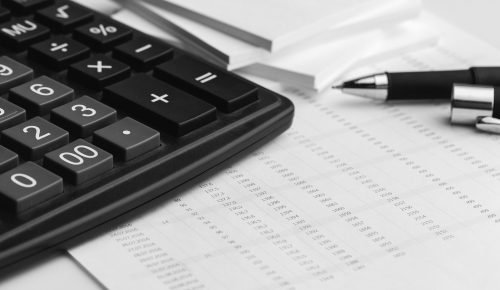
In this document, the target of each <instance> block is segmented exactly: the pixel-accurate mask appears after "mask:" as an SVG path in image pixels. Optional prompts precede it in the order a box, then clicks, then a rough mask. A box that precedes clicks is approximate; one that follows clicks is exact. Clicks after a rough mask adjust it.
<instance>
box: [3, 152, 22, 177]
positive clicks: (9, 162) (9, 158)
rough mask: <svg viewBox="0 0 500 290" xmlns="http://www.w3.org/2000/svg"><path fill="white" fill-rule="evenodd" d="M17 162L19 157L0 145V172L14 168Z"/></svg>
mask: <svg viewBox="0 0 500 290" xmlns="http://www.w3.org/2000/svg"><path fill="white" fill-rule="evenodd" d="M18 164H19V157H18V156H17V154H16V153H14V152H12V151H10V150H9V149H7V148H5V147H3V146H0V173H2V172H5V171H7V170H11V169H12V168H15V167H16V166H17V165H18Z"/></svg>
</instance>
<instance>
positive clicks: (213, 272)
mask: <svg viewBox="0 0 500 290" xmlns="http://www.w3.org/2000/svg"><path fill="white" fill-rule="evenodd" d="M439 28H441V27H439ZM436 29H438V27H436ZM443 33H444V35H443V39H442V41H441V43H440V45H439V46H438V47H436V48H434V49H427V50H423V51H420V52H415V53H410V54H404V55H400V56H398V57H397V58H394V59H391V60H388V61H384V62H381V63H378V64H377V65H376V66H372V67H365V68H364V69H363V70H362V71H361V70H358V71H357V72H356V73H368V72H376V71H379V70H380V69H383V70H399V69H436V68H451V67H462V68H463V67H466V66H468V65H471V64H484V63H489V64H494V63H495V62H498V61H499V60H500V53H499V52H498V51H496V50H494V49H492V48H491V47H489V46H487V45H484V44H483V43H481V42H480V41H479V40H477V39H473V38H470V37H469V36H466V35H462V34H456V33H449V31H447V30H445V31H443ZM260 82H261V83H262V84H264V85H267V86H269V87H271V88H273V89H275V90H277V91H279V92H281V93H283V94H285V95H286V96H288V97H290V98H291V99H292V100H293V101H294V103H295V105H296V119H295V123H294V125H293V127H292V128H291V129H290V130H289V131H287V132H286V133H285V134H284V135H283V136H281V137H279V138H278V139H276V140H275V141H274V142H272V143H271V144H269V145H268V146H266V147H264V148H262V149H260V150H258V151H257V152H255V153H254V154H252V155H251V156H249V157H248V158H246V159H245V160H243V161H242V162H240V163H238V164H235V165H234V166H232V167H231V168H228V169H227V170H225V171H224V172H221V173H220V174H218V175H217V176H215V177H213V178H211V179H210V180H207V181H205V182H203V183H201V184H199V185H198V186H195V187H194V188H192V189H191V190H189V191H188V192H186V193H185V194H183V195H182V196H179V197H177V198H176V199H175V200H173V201H171V202H168V203H165V204H158V205H156V207H155V208H154V210H152V211H150V212H148V213H147V214H145V215H143V216H141V217H138V218H137V219H135V220H131V221H129V222H128V223H124V224H123V225H121V226H119V227H116V228H113V229H110V231H109V232H107V233H106V234H104V235H102V236H100V237H98V238H95V239H94V240H92V241H89V242H88V243H85V244H83V245H80V246H78V247H76V248H73V249H70V253H71V254H72V255H73V256H74V257H75V258H76V259H77V260H78V261H79V262H80V263H81V264H82V265H83V266H85V267H86V268H87V269H88V270H89V271H90V272H91V273H93V274H94V275H95V276H96V277H97V278H98V279H99V280H100V281H101V282H102V283H103V284H104V285H105V286H107V287H109V288H111V289H205V288H206V289H498V285H500V276H499V275H497V273H498V261H499V259H500V243H499V242H498V241H499V239H500V194H499V192H498V188H500V150H499V148H500V136H495V135H487V134H483V133H479V132H476V131H475V130H474V129H472V128H468V127H457V126H451V125H450V124H449V122H448V115H449V105H448V104H446V103H444V102H417V103H409V104H408V103H405V104H401V103H396V104H385V103H377V102H374V101H369V100H365V99H361V98H356V97H352V96H347V95H342V94H339V93H338V92H335V91H329V92H326V93H324V94H322V95H318V96H313V95H310V94H307V93H304V92H302V91H300V90H297V89H291V88H283V87H280V86H279V85H277V84H273V83H270V82H266V81H263V80H260Z"/></svg>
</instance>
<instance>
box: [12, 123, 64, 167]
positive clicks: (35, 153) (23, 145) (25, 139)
mask: <svg viewBox="0 0 500 290" xmlns="http://www.w3.org/2000/svg"><path fill="white" fill-rule="evenodd" d="M68 142H69V134H68V132H67V131H65V130H63V129H61V128H59V127H57V126H55V125H53V124H51V123H49V122H48V121H46V120H45V119H42V118H40V117H35V118H33V119H31V120H28V121H26V122H24V123H22V124H19V125H17V126H14V127H12V128H9V129H7V130H4V131H3V132H2V144H3V145H5V147H7V148H9V149H11V150H13V151H15V152H17V153H19V154H20V155H21V157H23V158H24V159H27V160H38V159H41V158H42V157H43V155H44V154H45V153H47V152H50V151H52V150H55V149H57V148H59V147H61V146H63V145H65V144H68Z"/></svg>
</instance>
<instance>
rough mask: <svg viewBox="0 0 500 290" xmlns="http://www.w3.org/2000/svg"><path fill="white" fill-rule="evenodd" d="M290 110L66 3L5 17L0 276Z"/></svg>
mask: <svg viewBox="0 0 500 290" xmlns="http://www.w3.org/2000/svg"><path fill="white" fill-rule="evenodd" d="M293 112H294V107H293V104H292V103H291V102H290V101H289V100H288V99H286V98H284V97H282V96H280V95H278V94H276V93H274V92H271V91H269V90H267V89H265V88H263V87H261V86H258V85H256V84H254V83H252V82H249V81H247V80H245V79H243V78H241V77H239V76H237V75H235V74H233V73H230V72H227V71H225V70H223V69H220V68H218V67H216V66H214V65H212V64H209V63H207V62H206V61H204V60H203V59H200V58H198V57H196V56H193V55H191V54H189V53H186V52H184V51H182V50H180V49H178V48H175V47H172V46H170V45H168V44H166V43H164V42H162V41H159V40H157V39H155V38H153V37H151V36H148V35H146V34H144V33H142V32H139V31H136V30H134V29H132V28H130V27H128V26H126V25H124V24H122V23H119V22H117V21H114V20H113V19H111V18H110V17H108V16H105V15H102V14H100V13H98V12H96V11H92V10H90V9H88V8H86V7H84V6H81V5H78V4H76V3H74V2H70V1H58V0H2V1H1V4H0V268H5V267H7V266H9V265H11V264H13V263H15V262H17V261H20V260H22V259H24V258H27V257H31V256H33V255H35V254H38V253H42V252H45V251H48V250H52V249H56V248H57V247H58V246H59V245H61V244H62V243H65V242H67V241H70V240H74V238H75V237H77V236H79V235H82V234H84V233H86V232H88V231H90V230H92V229H95V228H96V227H98V226H99V225H102V224H104V223H106V222H109V221H111V220H114V219H116V218H118V217H120V216H122V215H124V214H126V213H129V212H131V211H132V210H133V209H137V208H139V207H141V206H143V205H145V204H148V203H149V204H151V203H152V202H154V201H155V200H157V199H158V198H165V197H167V198H168V197H169V196H173V195H175V194H177V193H178V192H179V189H181V188H184V187H186V186H190V185H193V184H194V183H195V182H197V181H200V179H201V178H206V177H207V176H209V175H210V174H212V173H215V172H217V170H220V169H222V168H223V167H225V166H227V165H228V164H229V163H230V162H233V161H235V160H237V159H238V158H240V157H242V156H244V155H245V154H246V153H249V152H251V151H252V150H255V149H256V148H258V146H261V145H262V144H264V143H266V142H268V141H270V140H271V139H273V138H274V137H276V136H278V135H279V134H281V133H282V132H284V131H285V130H286V129H287V128H289V127H290V125H291V123H292V119H293Z"/></svg>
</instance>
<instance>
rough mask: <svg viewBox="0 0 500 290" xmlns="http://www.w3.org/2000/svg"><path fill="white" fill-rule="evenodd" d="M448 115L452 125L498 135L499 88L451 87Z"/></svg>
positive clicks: (499, 113)
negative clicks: (473, 126)
mask: <svg viewBox="0 0 500 290" xmlns="http://www.w3.org/2000/svg"><path fill="white" fill-rule="evenodd" d="M450 113H451V114H450V121H451V123H453V124H461V125H471V124H475V125H476V128H477V129H478V130H480V131H486V132H490V133H496V134H500V86H499V87H494V86H480V85H468V84H455V85H453V88H452V95H451V112H450Z"/></svg>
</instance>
